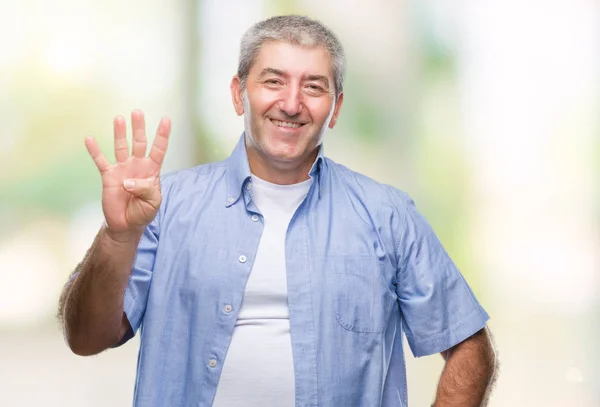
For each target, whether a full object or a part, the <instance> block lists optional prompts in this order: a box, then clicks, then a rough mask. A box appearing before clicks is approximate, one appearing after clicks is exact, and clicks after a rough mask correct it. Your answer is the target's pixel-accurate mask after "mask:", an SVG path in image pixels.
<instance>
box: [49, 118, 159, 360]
mask: <svg viewBox="0 0 600 407" xmlns="http://www.w3.org/2000/svg"><path fill="white" fill-rule="evenodd" d="M131 119H132V130H133V145H132V154H131V156H130V155H129V146H128V143H127V138H126V130H125V120H124V119H123V118H122V117H117V118H116V119H115V121H114V136H115V140H114V149H115V157H116V159H117V162H116V163H114V164H110V163H109V162H108V160H107V159H106V157H105V156H104V155H103V154H102V152H101V151H100V148H99V147H98V144H97V143H96V141H95V140H94V139H93V138H91V137H90V138H87V139H86V141H85V142H86V147H87V149H88V152H89V154H90V156H91V157H92V158H93V160H94V162H95V163H96V166H97V167H98V170H99V171H100V175H101V177H102V211H103V212H104V218H105V220H106V226H105V227H103V228H102V229H101V230H100V232H99V233H98V235H97V236H96V239H95V240H94V243H93V244H92V246H91V247H90V249H89V250H88V252H87V254H86V256H85V258H84V260H83V261H82V262H81V263H80V264H79V265H78V266H77V269H76V270H75V272H76V273H75V274H74V276H73V277H72V279H71V280H70V281H69V283H67V285H66V286H65V288H64V290H63V293H62V295H61V298H60V300H59V310H58V314H59V319H60V320H61V322H63V324H64V326H63V328H64V334H65V338H66V340H67V343H68V344H69V347H70V348H71V350H72V351H73V352H74V353H76V354H78V355H93V354H96V353H99V352H102V351H103V350H105V349H107V348H109V347H113V346H115V345H117V344H119V342H120V341H121V340H122V339H123V337H124V335H125V334H126V333H127V332H128V331H129V330H130V329H131V326H130V325H129V321H128V319H127V317H126V315H125V313H124V311H123V306H124V295H125V289H126V287H127V284H128V281H129V275H130V273H131V270H132V267H133V263H134V259H135V257H136V253H137V250H138V244H139V242H140V239H141V237H142V234H143V232H144V230H145V229H146V227H147V226H148V225H149V224H150V223H151V222H152V220H153V219H154V218H155V216H156V214H157V212H158V208H159V207H160V203H161V200H162V195H161V190H160V181H159V174H160V167H161V165H162V162H163V158H164V155H165V152H166V149H167V145H168V137H169V133H170V126H171V125H170V121H169V119H167V118H163V120H161V122H160V124H159V126H158V131H157V134H156V137H155V139H154V143H153V145H152V148H151V150H150V154H149V156H146V131H145V123H144V116H143V114H142V112H140V111H134V112H133V113H132V114H131Z"/></svg>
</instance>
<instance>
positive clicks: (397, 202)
mask: <svg viewBox="0 0 600 407" xmlns="http://www.w3.org/2000/svg"><path fill="white" fill-rule="evenodd" d="M325 161H326V165H327V168H328V172H329V174H330V180H331V182H332V188H334V189H336V188H342V189H344V190H346V191H347V192H348V193H350V194H352V195H354V196H355V197H356V198H358V199H359V200H360V201H361V202H362V203H363V204H365V205H367V206H368V207H370V208H372V209H376V210H384V209H393V210H394V211H395V212H398V213H404V212H406V210H407V208H408V207H409V206H411V205H414V203H413V201H412V198H411V197H410V196H409V195H408V193H406V192H405V191H403V190H401V189H399V188H396V187H394V186H392V185H388V184H384V183H381V182H379V181H376V180H374V179H373V178H371V177H368V176H366V175H364V174H361V173H359V172H357V171H354V170H351V169H350V168H348V167H346V166H344V165H342V164H339V163H336V162H335V161H333V160H332V159H330V158H326V159H325Z"/></svg>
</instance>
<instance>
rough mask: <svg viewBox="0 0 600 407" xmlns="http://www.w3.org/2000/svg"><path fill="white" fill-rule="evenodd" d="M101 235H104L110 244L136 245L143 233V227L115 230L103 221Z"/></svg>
mask: <svg viewBox="0 0 600 407" xmlns="http://www.w3.org/2000/svg"><path fill="white" fill-rule="evenodd" d="M102 229H103V230H102V231H103V233H102V234H103V235H104V236H105V237H106V239H105V240H108V242H107V243H109V244H112V245H127V246H129V245H132V244H135V245H137V244H138V243H139V241H140V239H141V238H142V235H143V234H144V228H141V227H140V228H135V229H131V230H126V231H120V232H116V231H114V230H112V229H111V228H109V227H108V225H107V224H106V223H105V224H104V226H103V228H102Z"/></svg>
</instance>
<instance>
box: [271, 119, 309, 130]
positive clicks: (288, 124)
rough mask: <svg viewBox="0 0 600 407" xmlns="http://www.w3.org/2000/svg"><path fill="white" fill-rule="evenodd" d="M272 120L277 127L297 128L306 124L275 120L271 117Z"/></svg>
mask: <svg viewBox="0 0 600 407" xmlns="http://www.w3.org/2000/svg"><path fill="white" fill-rule="evenodd" d="M271 122H272V123H273V124H274V125H276V126H277V127H287V128H292V129H296V128H298V127H302V126H304V123H294V122H282V121H281V120H275V119H271Z"/></svg>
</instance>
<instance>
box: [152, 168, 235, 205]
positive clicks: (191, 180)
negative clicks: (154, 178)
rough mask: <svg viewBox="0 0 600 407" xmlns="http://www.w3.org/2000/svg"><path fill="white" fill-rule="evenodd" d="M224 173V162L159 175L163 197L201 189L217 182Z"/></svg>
mask: <svg viewBox="0 0 600 407" xmlns="http://www.w3.org/2000/svg"><path fill="white" fill-rule="evenodd" d="M224 173H225V162H224V161H219V162H212V163H207V164H202V165H198V166H195V167H190V168H184V169H181V170H177V171H172V172H168V173H166V174H163V175H161V177H160V183H161V188H162V190H163V195H167V196H169V195H170V194H171V193H176V192H178V191H184V190H189V188H192V190H194V189H196V188H202V186H206V185H208V184H210V183H211V182H218V180H220V179H221V177H222V176H223V174H224Z"/></svg>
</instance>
